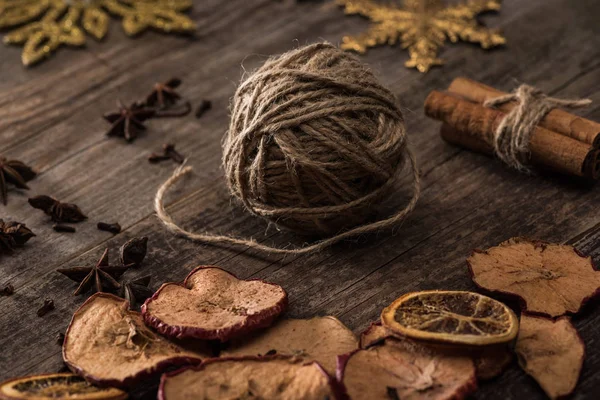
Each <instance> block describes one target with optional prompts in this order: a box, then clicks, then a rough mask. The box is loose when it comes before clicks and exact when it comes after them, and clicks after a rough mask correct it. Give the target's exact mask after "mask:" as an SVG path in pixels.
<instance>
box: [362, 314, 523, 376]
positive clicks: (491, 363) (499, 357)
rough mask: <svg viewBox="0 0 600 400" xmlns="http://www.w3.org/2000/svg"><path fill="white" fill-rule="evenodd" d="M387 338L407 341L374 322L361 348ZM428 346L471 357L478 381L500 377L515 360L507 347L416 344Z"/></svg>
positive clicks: (363, 334) (435, 349)
mask: <svg viewBox="0 0 600 400" xmlns="http://www.w3.org/2000/svg"><path fill="white" fill-rule="evenodd" d="M387 338H397V339H399V340H405V339H406V338H403V337H402V336H401V335H398V334H396V333H394V332H392V331H391V330H390V329H388V328H386V327H385V326H383V325H381V322H372V323H371V325H369V327H368V328H367V329H366V330H365V331H364V332H363V333H362V334H361V335H360V348H361V349H368V348H369V347H371V346H375V345H377V344H380V343H381V342H383V341H384V340H385V339H387ZM415 343H418V344H419V345H421V346H426V347H428V348H429V349H431V351H435V352H442V353H445V354H448V355H455V356H459V357H461V356H464V357H470V358H471V359H472V360H473V363H474V364H475V370H476V375H477V379H479V380H490V379H493V378H495V377H497V376H498V375H500V374H501V373H502V372H504V370H505V369H506V367H508V365H509V364H510V362H511V361H512V359H513V356H512V352H511V350H510V349H509V347H508V346H506V345H495V346H494V345H493V346H486V347H468V346H452V345H449V346H448V345H446V346H444V345H440V344H436V345H433V344H432V343H424V342H415Z"/></svg>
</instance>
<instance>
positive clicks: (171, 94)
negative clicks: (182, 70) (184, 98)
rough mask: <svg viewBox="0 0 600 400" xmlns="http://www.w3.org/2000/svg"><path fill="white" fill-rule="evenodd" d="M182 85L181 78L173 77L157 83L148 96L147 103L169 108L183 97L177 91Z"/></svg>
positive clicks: (152, 105) (151, 105)
mask: <svg viewBox="0 0 600 400" xmlns="http://www.w3.org/2000/svg"><path fill="white" fill-rule="evenodd" d="M179 85H181V79H179V78H171V79H169V80H168V81H166V82H163V83H155V84H154V90H153V91H152V93H150V94H149V95H148V97H147V98H146V105H148V106H150V107H157V108H161V109H164V108H168V107H170V106H172V105H174V104H175V103H177V102H178V101H179V100H180V99H181V95H179V93H177V92H176V91H175V89H177V88H178V87H179Z"/></svg>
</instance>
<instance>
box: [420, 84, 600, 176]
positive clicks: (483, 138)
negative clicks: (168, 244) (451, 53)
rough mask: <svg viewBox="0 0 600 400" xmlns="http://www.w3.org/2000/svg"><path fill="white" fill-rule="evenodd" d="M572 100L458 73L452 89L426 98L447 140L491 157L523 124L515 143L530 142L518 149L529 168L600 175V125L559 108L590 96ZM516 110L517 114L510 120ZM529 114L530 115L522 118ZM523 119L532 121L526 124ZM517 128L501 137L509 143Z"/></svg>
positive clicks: (428, 111)
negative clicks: (498, 86) (498, 85)
mask: <svg viewBox="0 0 600 400" xmlns="http://www.w3.org/2000/svg"><path fill="white" fill-rule="evenodd" d="M519 97H520V98H519ZM536 98H538V99H536ZM539 99H541V102H539V101H538V100H539ZM488 101H491V103H488ZM571 102H572V100H561V99H553V98H550V97H548V96H547V95H544V94H543V93H541V92H539V91H538V90H537V89H533V88H532V89H531V91H528V90H525V87H523V88H522V89H521V90H518V89H517V90H516V91H515V92H514V93H512V94H509V93H504V92H502V91H499V90H497V89H494V88H493V87H490V86H487V85H484V84H483V83H480V82H477V81H473V80H471V79H467V78H463V77H458V78H456V79H454V80H453V81H452V83H451V84H450V86H449V87H448V90H447V91H436V90H434V91H432V92H431V93H430V94H429V96H427V99H426V100H425V114H426V115H427V116H428V117H431V118H434V119H437V120H439V121H442V122H443V124H442V128H441V131H440V133H441V136H442V138H443V139H444V140H446V141H447V142H449V143H452V144H456V145H459V146H463V147H465V148H467V149H470V150H473V151H476V152H480V153H484V154H488V155H494V154H496V153H497V151H496V148H497V147H499V146H498V145H497V144H496V136H497V135H498V134H499V133H501V134H504V133H505V132H506V131H505V129H509V126H510V125H511V121H512V124H513V126H514V124H517V125H519V124H520V125H519V127H517V129H523V131H521V133H519V134H518V135H517V136H518V137H519V140H518V141H516V142H515V148H517V146H518V145H520V144H521V143H524V144H525V146H527V147H526V150H525V151H522V152H521V153H518V152H517V154H519V156H518V157H519V158H518V161H520V162H521V164H524V163H525V162H526V164H525V165H526V166H527V167H528V168H529V167H532V168H533V167H534V166H535V167H537V168H538V169H544V170H546V169H549V170H554V171H556V172H560V173H563V174H568V175H573V176H579V177H583V178H589V179H600V123H599V122H596V121H592V120H589V119H586V118H583V117H581V116H578V115H575V114H571V113H569V112H567V111H565V110H563V109H561V108H557V106H558V107H561V106H565V105H566V106H567V107H571V108H573V107H574V106H575V107H578V106H585V105H586V103H588V104H589V102H587V101H586V100H581V101H580V100H574V102H575V103H574V104H573V103H571ZM487 105H493V107H489V106H487ZM515 110H516V111H515ZM511 113H513V114H512V115H513V117H511V118H507V117H506V116H507V115H508V114H511ZM524 113H525V114H527V113H530V114H531V115H529V116H527V115H525V116H523V115H522V114H524ZM540 117H541V119H540ZM523 118H526V119H527V120H528V121H529V122H526V123H523V122H522V121H523ZM519 121H521V122H519ZM502 125H506V127H501V126H502ZM525 125H529V126H528V127H525ZM529 129H531V130H529ZM514 132H515V129H514V128H513V130H512V131H511V135H507V136H506V137H501V138H500V140H501V141H502V140H504V139H507V138H508V142H509V144H510V142H511V141H512V140H513V139H512V138H513V136H512V133H514ZM523 132H525V133H523ZM500 147H502V146H500ZM509 150H510V149H509ZM509 154H510V153H509ZM513 154H515V153H513ZM498 158H500V157H498Z"/></svg>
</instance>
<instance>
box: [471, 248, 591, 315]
mask: <svg viewBox="0 0 600 400" xmlns="http://www.w3.org/2000/svg"><path fill="white" fill-rule="evenodd" d="M467 264H468V265H469V269H470V271H471V276H472V278H473V281H474V282H475V283H476V284H477V285H478V286H480V287H481V288H483V289H486V290H490V291H493V292H498V293H503V294H508V295H512V296H517V297H518V298H520V299H521V300H522V301H523V302H524V307H525V309H526V310H527V312H529V313H535V314H543V315H547V316H550V317H558V316H561V315H564V314H566V313H571V314H574V313H577V312H578V311H579V310H580V309H581V307H582V305H583V304H584V303H585V302H586V301H587V300H589V299H590V298H592V297H594V296H596V295H597V294H598V293H600V272H599V271H596V270H595V269H594V265H593V262H592V259H591V257H583V256H581V255H580V254H579V253H578V252H577V250H575V249H574V248H573V247H571V246H567V245H561V244H551V243H546V242H541V241H535V240H528V239H524V238H513V239H509V240H507V241H506V242H503V243H500V245H498V246H496V247H491V248H489V249H487V250H486V251H478V250H476V251H475V252H474V253H473V254H472V255H471V257H469V259H468V260H467Z"/></svg>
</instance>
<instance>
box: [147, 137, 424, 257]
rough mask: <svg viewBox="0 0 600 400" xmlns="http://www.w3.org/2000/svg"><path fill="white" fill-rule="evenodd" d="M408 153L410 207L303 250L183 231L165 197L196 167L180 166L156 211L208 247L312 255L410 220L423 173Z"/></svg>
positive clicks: (170, 225) (156, 203)
mask: <svg viewBox="0 0 600 400" xmlns="http://www.w3.org/2000/svg"><path fill="white" fill-rule="evenodd" d="M405 152H406V155H407V157H408V159H409V161H410V165H411V168H412V178H413V184H412V191H413V195H412V197H411V199H410V201H409V202H408V204H407V205H406V206H405V207H404V208H402V209H400V210H398V211H396V212H395V213H394V214H393V215H391V216H389V217H387V218H385V219H382V220H378V221H375V222H372V223H369V224H365V225H361V226H358V227H356V228H353V229H350V230H347V231H345V232H342V233H339V234H337V235H334V236H332V237H330V238H327V239H324V240H320V241H317V242H315V243H313V244H310V245H306V246H303V247H299V248H279V247H273V246H269V245H265V244H262V243H259V242H257V241H256V240H255V239H253V238H240V237H235V236H228V235H217V234H212V233H207V232H204V233H195V232H190V231H187V230H185V229H183V228H182V227H180V226H179V225H177V223H176V222H175V221H174V220H173V217H171V215H170V214H169V213H168V212H167V210H166V208H165V202H164V198H165V195H166V194H167V192H168V191H169V189H170V188H171V187H172V186H173V185H175V184H176V183H177V182H178V181H179V180H181V179H182V178H183V177H184V176H186V175H187V174H189V173H190V172H192V167H190V166H185V165H181V166H179V167H177V169H175V171H174V172H173V175H171V177H170V178H169V179H167V180H166V181H165V182H164V183H163V184H162V185H161V186H160V187H159V188H158V191H157V192H156V196H155V197H154V209H155V211H156V215H157V217H158V219H159V220H160V221H161V222H162V223H163V224H164V225H165V227H166V228H167V230H169V231H170V232H172V233H174V234H175V235H178V236H180V237H183V238H185V239H188V240H191V241H195V242H202V243H208V244H213V245H237V246H245V247H247V248H251V249H255V250H258V251H263V252H268V253H273V254H305V253H311V252H313V251H319V250H323V249H325V248H327V247H329V246H331V245H333V244H335V243H337V242H339V241H341V240H345V239H349V238H352V237H356V236H359V235H362V234H366V233H371V232H375V231H377V230H381V229H387V228H391V227H395V226H398V225H399V224H400V223H401V222H402V221H404V220H405V219H406V217H407V216H408V215H409V214H410V213H411V212H412V210H413V209H414V208H415V205H416V204H417V201H418V199H419V196H420V194H421V178H420V174H419V170H418V168H417V160H416V158H415V156H414V154H413V153H412V151H411V150H410V149H409V147H408V146H407V147H406V148H405Z"/></svg>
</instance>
